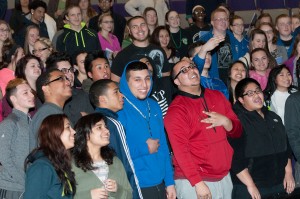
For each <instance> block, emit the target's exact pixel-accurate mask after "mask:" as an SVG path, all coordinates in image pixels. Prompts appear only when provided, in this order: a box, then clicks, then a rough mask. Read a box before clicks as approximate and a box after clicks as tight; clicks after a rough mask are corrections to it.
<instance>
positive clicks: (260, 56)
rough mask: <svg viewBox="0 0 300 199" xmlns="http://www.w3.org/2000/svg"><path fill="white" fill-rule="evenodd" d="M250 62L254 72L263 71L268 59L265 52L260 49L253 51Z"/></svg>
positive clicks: (265, 68)
mask: <svg viewBox="0 0 300 199" xmlns="http://www.w3.org/2000/svg"><path fill="white" fill-rule="evenodd" d="M251 64H252V66H253V67H254V69H255V71H256V72H262V73H263V72H265V71H266V70H267V68H268V65H269V59H268V56H267V54H266V53H265V52H264V51H262V50H259V51H257V52H255V53H253V54H252V60H251Z"/></svg>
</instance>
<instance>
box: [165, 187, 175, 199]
mask: <svg viewBox="0 0 300 199" xmlns="http://www.w3.org/2000/svg"><path fill="white" fill-rule="evenodd" d="M166 192H167V198H168V199H176V190H175V186H174V185H170V186H167V188H166Z"/></svg>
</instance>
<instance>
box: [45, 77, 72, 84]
mask: <svg viewBox="0 0 300 199" xmlns="http://www.w3.org/2000/svg"><path fill="white" fill-rule="evenodd" d="M66 80H68V81H69V79H68V78H67V77H66V76H59V77H57V78H55V79H53V80H51V81H49V82H47V83H45V86H46V85H49V84H51V83H53V82H56V81H64V82H65V81H66Z"/></svg>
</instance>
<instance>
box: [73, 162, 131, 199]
mask: <svg viewBox="0 0 300 199" xmlns="http://www.w3.org/2000/svg"><path fill="white" fill-rule="evenodd" d="M72 167H73V171H74V172H75V178H76V183H77V186H76V195H75V196H74V199H91V198H92V197H91V190H92V189H97V188H100V187H102V186H103V183H102V182H101V180H99V178H98V177H97V176H96V175H95V174H94V172H93V171H87V172H84V171H83V170H82V169H81V168H78V167H76V166H75V164H73V165H72ZM108 167H109V173H108V179H113V180H115V181H116V182H117V184H118V190H117V192H115V193H113V192H109V194H108V198H109V199H131V198H132V189H131V186H130V184H129V182H128V179H127V175H126V172H125V169H124V166H123V164H122V162H121V161H120V160H119V159H118V158H117V157H114V159H113V164H112V165H108Z"/></svg>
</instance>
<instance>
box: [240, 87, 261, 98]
mask: <svg viewBox="0 0 300 199" xmlns="http://www.w3.org/2000/svg"><path fill="white" fill-rule="evenodd" d="M260 93H262V90H261V88H256V89H255V90H254V91H252V90H249V91H247V92H246V93H244V94H243V95H242V97H244V96H246V95H248V97H252V96H254V94H257V95H258V94H260Z"/></svg>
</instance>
